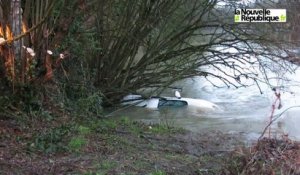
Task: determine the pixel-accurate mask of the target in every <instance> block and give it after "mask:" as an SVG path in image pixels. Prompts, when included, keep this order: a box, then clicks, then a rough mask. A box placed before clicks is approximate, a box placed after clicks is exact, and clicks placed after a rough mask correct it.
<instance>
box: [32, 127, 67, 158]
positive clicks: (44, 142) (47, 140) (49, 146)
mask: <svg viewBox="0 0 300 175" xmlns="http://www.w3.org/2000/svg"><path fill="white" fill-rule="evenodd" d="M71 131H72V128H71V127H70V126H69V125H61V126H59V127H55V128H52V129H50V130H47V131H45V132H43V133H36V134H35V135H34V136H33V142H31V143H30V145H29V149H30V150H38V151H42V152H44V153H54V152H64V151H67V150H68V148H67V146H66V139H67V138H68V136H69V135H70V133H71Z"/></svg>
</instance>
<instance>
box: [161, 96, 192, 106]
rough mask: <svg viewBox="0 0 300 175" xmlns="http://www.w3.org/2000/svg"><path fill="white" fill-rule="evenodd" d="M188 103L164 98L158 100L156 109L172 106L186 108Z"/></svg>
mask: <svg viewBox="0 0 300 175" xmlns="http://www.w3.org/2000/svg"><path fill="white" fill-rule="evenodd" d="M186 105H188V103H187V102H186V101H183V100H167V99H164V98H161V99H159V102H158V107H159V108H160V107H163V106H174V107H180V106H186Z"/></svg>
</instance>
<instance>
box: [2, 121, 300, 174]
mask: <svg viewBox="0 0 300 175" xmlns="http://www.w3.org/2000/svg"><path fill="white" fill-rule="evenodd" d="M0 119H1V120H0V167H1V168H0V174H85V175H91V174H97V175H98V174H149V175H150V174H151V175H164V174H201V175H202V174H203V175H204V174H238V173H244V174H249V173H250V174H253V173H255V174H257V173H258V174H259V173H264V174H266V173H267V174H272V171H273V172H280V171H284V173H283V174H286V173H285V172H289V174H295V173H300V170H299V166H298V165H300V159H299V157H300V152H299V151H300V149H299V144H298V143H294V142H292V141H290V140H288V139H286V140H281V141H278V140H272V139H267V140H262V141H261V142H259V143H258V144H256V145H255V146H253V147H252V148H251V149H250V148H248V147H245V145H244V142H243V138H242V137H241V136H238V135H233V134H232V135H229V134H223V133H220V132H209V133H201V134H199V133H192V132H189V131H186V130H184V129H181V128H174V127H172V126H168V125H164V124H160V125H148V124H147V125H146V124H144V123H139V122H135V121H131V120H130V119H128V118H126V117H119V118H114V119H108V118H92V119H91V118H89V119H88V118H85V119H84V118H81V119H78V118H77V119H72V118H70V117H67V116H65V117H57V118H51V119H47V118H43V119H34V118H26V120H25V119H23V120H22V122H20V119H18V120H16V119H11V118H4V117H1V118H0ZM289 155H290V156H289ZM297 156H298V157H297Z"/></svg>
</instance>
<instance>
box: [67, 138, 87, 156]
mask: <svg viewBox="0 0 300 175" xmlns="http://www.w3.org/2000/svg"><path fill="white" fill-rule="evenodd" d="M86 144H87V140H86V139H85V138H84V137H83V136H75V137H72V138H71V140H70V142H69V144H68V148H69V150H70V151H75V152H79V151H80V150H81V149H82V148H83V147H84V146H85V145H86Z"/></svg>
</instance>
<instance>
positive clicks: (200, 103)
mask: <svg viewBox="0 0 300 175" xmlns="http://www.w3.org/2000/svg"><path fill="white" fill-rule="evenodd" d="M122 104H123V105H135V106H140V107H145V108H150V109H158V108H160V107H162V106H186V105H187V106H192V107H196V108H199V109H203V110H216V109H219V107H218V105H216V104H214V103H212V102H210V101H207V100H203V99H195V98H176V97H151V98H149V99H143V98H142V96H140V95H127V96H125V97H124V98H123V100H122Z"/></svg>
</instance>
